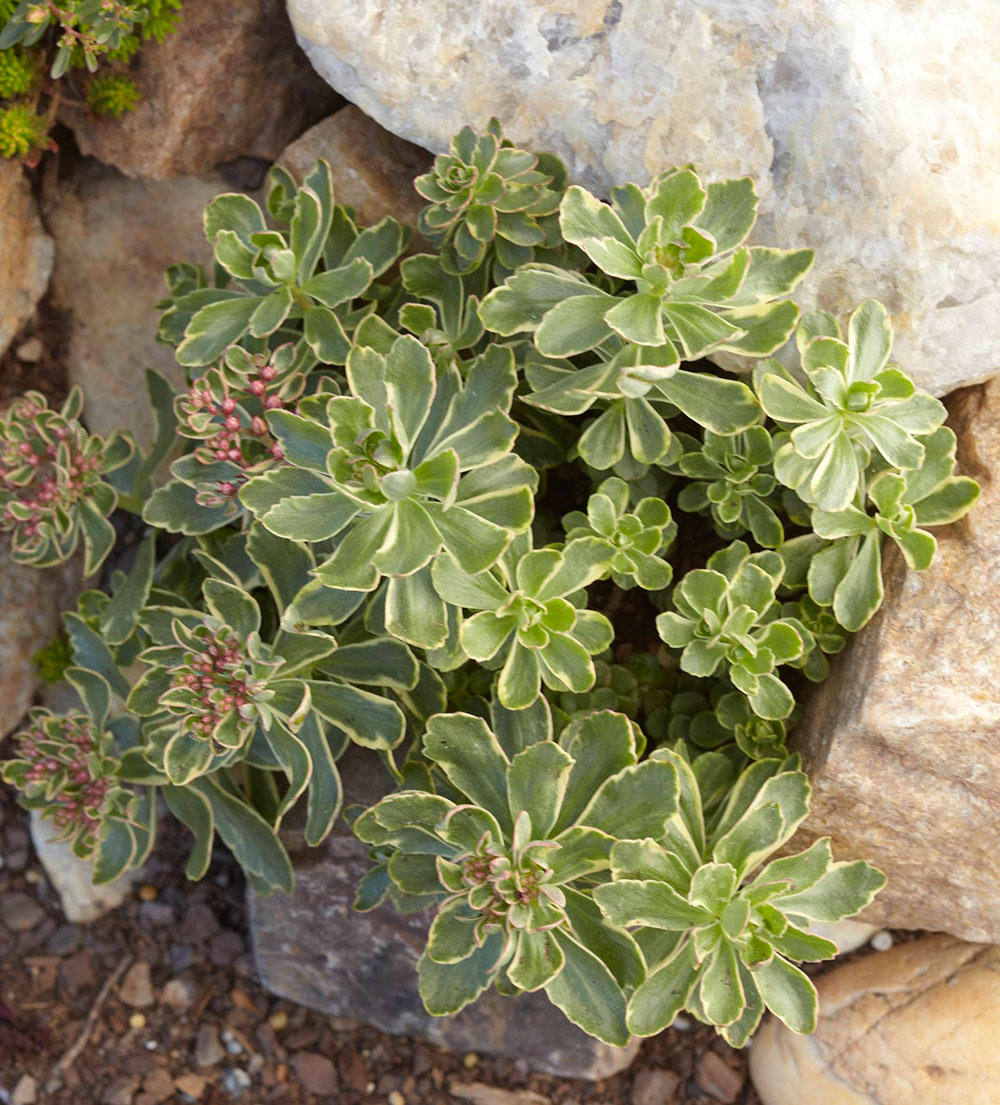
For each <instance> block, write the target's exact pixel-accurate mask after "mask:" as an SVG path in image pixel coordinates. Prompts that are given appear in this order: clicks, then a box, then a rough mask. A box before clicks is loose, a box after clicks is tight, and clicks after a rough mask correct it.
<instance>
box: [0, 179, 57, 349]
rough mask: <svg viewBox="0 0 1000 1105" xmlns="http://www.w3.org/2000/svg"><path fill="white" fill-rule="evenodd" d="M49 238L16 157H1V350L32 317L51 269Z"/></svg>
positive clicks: (51, 253) (50, 242)
mask: <svg viewBox="0 0 1000 1105" xmlns="http://www.w3.org/2000/svg"><path fill="white" fill-rule="evenodd" d="M52 255H53V245H52V239H51V238H50V237H49V236H48V234H46V233H45V230H44V229H43V228H42V223H41V220H40V219H39V217H38V210H37V208H36V207H35V200H34V197H33V196H32V194H31V185H30V184H29V183H28V180H27V178H26V177H25V175H24V171H23V170H22V168H21V166H20V165H19V164H18V162H16V161H11V160H8V159H6V158H0V257H2V258H3V263H2V264H0V353H3V352H4V350H5V349H6V348H7V346H8V345H9V344H10V340H11V338H13V336H14V335H15V334H16V333H17V331H18V330H20V328H21V327H22V326H23V325H24V323H25V322H27V321H28V319H29V318H30V317H31V314H32V312H33V311H34V309H35V305H36V304H37V303H38V301H39V299H41V298H42V295H43V294H44V292H45V288H46V286H47V285H48V282H49V276H50V274H51V273H52Z"/></svg>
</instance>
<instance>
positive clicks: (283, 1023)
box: [267, 1009, 288, 1032]
mask: <svg viewBox="0 0 1000 1105" xmlns="http://www.w3.org/2000/svg"><path fill="white" fill-rule="evenodd" d="M267 1023H268V1024H269V1025H270V1026H271V1027H272V1028H273V1029H274V1031H275V1032H283V1031H284V1030H285V1029H286V1028H287V1027H288V1014H287V1013H286V1012H285V1011H284V1009H279V1010H278V1011H277V1012H276V1013H272V1014H271V1015H270V1017H268V1018H267Z"/></svg>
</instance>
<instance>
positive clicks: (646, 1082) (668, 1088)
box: [632, 1070, 680, 1105]
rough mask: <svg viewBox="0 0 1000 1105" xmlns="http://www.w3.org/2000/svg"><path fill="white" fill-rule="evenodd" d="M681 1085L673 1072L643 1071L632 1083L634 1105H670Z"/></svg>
mask: <svg viewBox="0 0 1000 1105" xmlns="http://www.w3.org/2000/svg"><path fill="white" fill-rule="evenodd" d="M679 1083H680V1078H679V1077H678V1076H677V1075H676V1074H674V1072H673V1071H672V1070H641V1071H639V1073H638V1074H637V1075H636V1076H635V1081H634V1082H633V1083H632V1105H670V1103H671V1102H672V1101H673V1100H674V1092H675V1091H676V1089H677V1086H678V1084H679Z"/></svg>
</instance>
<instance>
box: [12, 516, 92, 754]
mask: <svg viewBox="0 0 1000 1105" xmlns="http://www.w3.org/2000/svg"><path fill="white" fill-rule="evenodd" d="M80 570H81V564H80V561H79V558H76V559H73V560H70V561H68V562H67V563H66V564H61V565H58V566H56V567H54V568H45V569H43V570H39V569H38V568H33V567H31V565H28V564H15V563H14V562H13V561H12V560H11V559H10V543H9V540H8V539H7V538H2V539H0V740H2V739H3V737H4V736H6V734H7V733H9V732H10V731H11V730H12V729H13V728H14V727H15V726H16V725H17V724H18V722H19V721H20V720H21V718H22V717H23V716H24V713H25V711H26V710H27V709H28V707H29V706H30V705H31V703H32V700H33V698H34V696H35V690H36V688H37V686H38V682H39V680H38V671H37V669H36V667H35V663H34V661H33V660H32V657H33V656H34V654H35V653H36V652H37V651H38V649H40V648H41V647H42V646H43V645H46V644H48V643H49V641H50V640H51V639H52V638H53V637H54V636H55V635H56V633H57V632H58V631H59V629H60V627H61V624H62V623H61V622H60V620H59V615H60V613H61V612H62V611H63V610H67V609H69V608H71V607H72V606H73V605H74V604H75V602H76V595H77V592H78V591H79V589H80V583H81V579H80Z"/></svg>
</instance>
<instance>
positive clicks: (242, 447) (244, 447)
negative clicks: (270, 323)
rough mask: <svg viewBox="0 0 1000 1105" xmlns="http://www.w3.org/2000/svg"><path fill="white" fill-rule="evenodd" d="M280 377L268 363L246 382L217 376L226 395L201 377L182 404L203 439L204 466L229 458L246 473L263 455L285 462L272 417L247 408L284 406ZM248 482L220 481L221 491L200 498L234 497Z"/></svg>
mask: <svg viewBox="0 0 1000 1105" xmlns="http://www.w3.org/2000/svg"><path fill="white" fill-rule="evenodd" d="M276 377H277V371H276V369H275V368H274V366H273V365H270V364H264V365H262V366H261V367H260V368H259V369H258V370H257V371H256V372H255V373H254V374H252V375H251V376H250V377H249V378H247V379H246V380H241V384H245V386H236V387H234V386H233V385H232V383H231V382H230V380H229V379H225V378H222V377H216V379H220V380H221V385H222V389H223V394H222V396H221V397H220V396H218V395H217V394H214V393H213V390H212V388H211V387H209V386H207V385H206V383H205V381H204V380H200V381H197V382H196V383H195V384H194V385H193V386H192V387H191V390H190V391H189V392H188V394H187V395H186V396H185V397H184V399H183V400H182V402H181V409H182V411H183V412H184V414H185V416H186V420H187V424H188V432H189V433H190V434H191V436H195V437H200V438H202V439H203V444H202V445H201V447H200V448H199V449H198V451H197V453H196V455H197V456H198V457H199V459H200V460H201V461H202V462H203V463H204V464H213V463H216V462H218V461H228V462H229V463H231V464H234V465H236V466H237V467H238V468H241V469H243V470H244V471H245V470H246V469H248V468H251V467H253V466H255V465H259V464H260V462H261V459H268V458H269V459H271V460H275V461H279V460H282V459H283V458H284V452H283V451H282V448H281V446H280V445H279V444H278V442H277V441H276V440H275V438H274V436H273V435H272V433H271V431H270V429H269V427H268V425H267V420H266V419H265V418H264V417H263V415H261V414H250V413H248V411H247V409H246V408H247V406H251V407H253V406H257V405H259V408H260V409H261V410H262V411H263V412H265V413H266V412H267V411H276V410H281V409H282V408H283V407H284V405H285V404H284V400H283V399H282V398H281V396H280V395H278V394H277V388H278V386H279V384H280V381H276ZM206 415H207V416H209V417H208V419H206ZM206 422H207V426H206ZM255 446H257V447H256V448H255ZM261 446H262V447H263V449H261V448H260V447H261ZM244 482H245V480H244V479H242V478H239V477H237V478H234V479H229V480H221V481H219V483H218V484H216V492H217V495H213V496H209V497H205V496H202V497H201V499H200V500H199V501H201V502H202V503H203V505H206V506H212V505H216V504H217V503H219V502H222V501H224V500H226V499H232V498H234V497H235V496H236V494H237V492H238V491H239V489H240V487H241V486H242V484H243V483H244Z"/></svg>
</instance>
